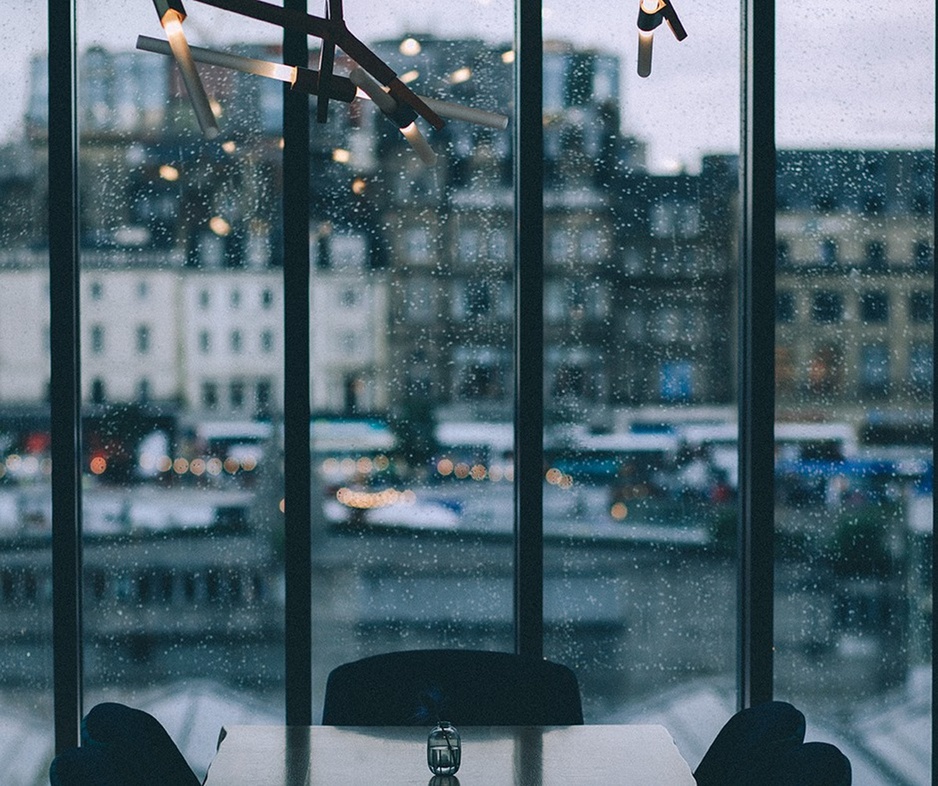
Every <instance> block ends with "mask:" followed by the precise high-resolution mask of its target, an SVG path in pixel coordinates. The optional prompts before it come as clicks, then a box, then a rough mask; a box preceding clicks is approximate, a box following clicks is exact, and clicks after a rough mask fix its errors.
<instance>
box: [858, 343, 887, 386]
mask: <svg viewBox="0 0 938 786" xmlns="http://www.w3.org/2000/svg"><path fill="white" fill-rule="evenodd" d="M889 373H890V372H889V347H887V346H883V345H882V344H869V345H865V346H862V347H860V387H861V390H862V391H863V392H865V393H868V394H870V395H876V396H878V395H883V394H885V393H886V392H887V388H888V386H889Z"/></svg>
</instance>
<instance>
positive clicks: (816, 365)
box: [808, 344, 844, 395]
mask: <svg viewBox="0 0 938 786" xmlns="http://www.w3.org/2000/svg"><path fill="white" fill-rule="evenodd" d="M843 372H844V362H843V350H842V349H841V348H840V347H839V346H836V345H831V344H827V345H822V346H820V347H818V348H817V349H815V350H814V353H813V354H812V356H811V360H810V363H809V365H808V390H809V391H810V392H811V393H814V394H817V395H828V394H831V393H836V392H837V391H839V390H840V388H841V387H842V385H843Z"/></svg>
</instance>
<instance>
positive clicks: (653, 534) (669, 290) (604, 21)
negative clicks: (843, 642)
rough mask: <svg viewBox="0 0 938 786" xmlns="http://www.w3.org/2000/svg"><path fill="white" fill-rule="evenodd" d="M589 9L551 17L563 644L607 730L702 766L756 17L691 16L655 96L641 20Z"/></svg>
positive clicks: (722, 534) (549, 612) (551, 598)
mask: <svg viewBox="0 0 938 786" xmlns="http://www.w3.org/2000/svg"><path fill="white" fill-rule="evenodd" d="M678 6H680V4H678ZM575 10H576V9H574V8H573V7H572V6H571V7H570V8H569V9H568V10H564V11H561V10H560V9H559V8H557V7H556V6H551V9H550V11H549V12H548V11H547V10H545V36H546V37H547V39H548V41H551V43H549V44H548V46H547V51H546V52H545V65H544V69H545V88H544V89H545V119H544V131H545V166H546V183H545V204H546V205H547V214H546V224H547V228H546V232H547V237H546V262H545V271H546V272H545V313H546V315H547V316H546V319H547V323H548V324H547V325H546V334H545V341H546V346H545V369H544V372H545V387H544V401H545V415H546V432H545V437H544V439H545V450H546V453H547V471H546V476H545V482H544V506H545V516H544V526H545V549H546V554H545V563H546V566H545V576H544V592H545V614H546V631H547V634H546V635H547V639H546V642H545V644H546V650H547V653H548V656H549V657H552V658H553V659H556V660H559V661H561V662H564V663H566V664H567V665H569V666H571V667H572V668H574V669H575V670H576V671H577V674H578V675H579V677H580V680H581V685H582V689H583V694H584V703H585V711H586V717H587V720H588V722H622V721H636V722H647V720H648V719H649V718H654V719H656V720H659V721H661V722H662V723H664V724H665V725H666V726H667V727H668V728H669V729H670V730H671V731H672V733H674V734H675V737H676V741H677V743H678V746H679V747H680V749H681V752H682V753H683V754H684V756H685V757H686V758H687V759H688V761H691V762H694V763H696V761H698V760H699V758H700V756H701V755H702V754H703V749H702V748H701V745H703V746H705V745H706V743H707V742H708V741H709V740H707V739H706V737H707V734H708V733H709V732H710V728H709V727H708V728H707V730H706V731H704V732H703V734H702V735H701V737H700V738H699V739H697V738H694V737H692V736H690V735H686V734H684V735H682V733H681V730H680V726H681V724H680V723H679V722H678V721H677V718H678V717H679V716H680V714H681V713H683V712H685V711H687V707H688V706H690V705H691V704H695V703H696V702H699V701H704V702H706V704H707V706H708V707H709V709H710V717H708V718H707V720H706V721H705V723H708V724H710V725H711V726H712V727H713V732H714V733H715V732H716V729H718V728H719V726H720V725H721V724H722V723H723V722H724V721H725V720H726V718H727V717H729V715H730V714H731V713H732V711H733V706H734V702H735V697H734V688H733V674H734V669H735V655H734V642H735V620H736V613H735V589H734V588H735V580H736V578H735V557H734V548H733V544H734V538H735V535H734V533H735V516H736V502H735V499H736V483H737V471H736V469H737V468H736V453H735V434H736V427H735V406H734V395H735V393H734V387H733V375H734V371H733V370H734V368H735V360H734V350H733V344H734V342H733V338H732V336H733V332H732V331H733V323H734V319H735V315H734V312H733V302H734V299H733V287H734V284H735V274H736V262H735V253H734V243H735V240H734V233H735V227H736V218H735V214H734V211H735V207H734V204H735V203H734V199H735V190H736V180H737V178H736V158H735V153H736V150H737V146H738V120H737V118H738V76H737V73H738V59H737V56H736V49H735V47H726V46H722V45H721V44H720V42H721V41H724V42H725V41H735V40H737V32H738V21H739V17H738V9H734V8H732V7H731V6H730V7H720V6H712V7H710V8H708V10H707V12H706V14H704V13H701V12H695V10H694V8H693V6H692V5H691V6H680V7H678V9H677V10H678V13H679V14H681V20H682V22H683V23H684V25H685V27H686V28H687V31H688V37H687V39H686V40H685V41H683V42H680V43H679V42H678V41H676V40H675V39H674V37H673V36H672V35H671V33H670V32H669V30H668V28H667V26H662V27H661V28H659V30H658V32H657V34H656V36H655V44H654V46H655V54H654V58H655V59H654V63H653V66H652V74H651V76H650V77H649V78H647V79H642V78H639V77H638V75H637V69H636V65H637V43H638V31H637V29H636V27H635V17H634V9H630V8H626V7H621V6H618V5H615V4H604V3H601V4H600V5H599V6H591V7H590V9H589V16H588V18H587V19H586V20H584V19H582V18H581V17H576V16H574V15H573V14H574V12H575ZM571 31H576V32H575V33H572V32H571ZM623 31H625V33H626V34H625V35H623ZM689 71H693V73H694V74H695V79H697V80H698V82H697V83H696V87H695V89H694V90H693V91H688V90H687V89H686V79H687V74H688V73H689Z"/></svg>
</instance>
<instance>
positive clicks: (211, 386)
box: [201, 382, 218, 409]
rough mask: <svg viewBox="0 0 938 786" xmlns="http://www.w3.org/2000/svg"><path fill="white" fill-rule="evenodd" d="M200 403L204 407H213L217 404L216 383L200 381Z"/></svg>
mask: <svg viewBox="0 0 938 786" xmlns="http://www.w3.org/2000/svg"><path fill="white" fill-rule="evenodd" d="M201 403H202V406H203V407H204V408H205V409H214V408H215V407H216V406H217V405H218V385H217V384H216V383H214V382H203V383H202V396H201Z"/></svg>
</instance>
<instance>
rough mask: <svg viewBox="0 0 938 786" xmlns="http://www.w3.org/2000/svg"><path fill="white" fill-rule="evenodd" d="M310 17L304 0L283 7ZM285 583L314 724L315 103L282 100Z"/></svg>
mask: <svg viewBox="0 0 938 786" xmlns="http://www.w3.org/2000/svg"><path fill="white" fill-rule="evenodd" d="M284 7H285V8H287V9H289V10H292V11H299V12H302V13H306V0H284ZM283 56H284V62H285V63H287V64H288V65H301V66H304V67H306V66H307V65H308V57H309V55H308V50H307V39H306V33H305V32H302V31H299V32H297V31H292V30H289V29H286V28H285V29H284V33H283ZM283 140H284V141H283V237H284V241H283V244H284V245H283V292H284V298H283V299H284V306H283V316H284V342H283V343H284V356H283V362H284V392H283V413H284V414H283V420H284V437H283V443H284V447H283V451H284V468H283V474H284V537H285V542H286V548H285V549H284V583H285V596H286V599H285V616H286V618H285V629H284V636H285V642H284V644H285V650H286V660H285V674H286V680H285V682H286V685H285V688H286V722H287V724H289V725H300V726H305V725H309V724H311V723H312V564H311V534H310V533H311V529H312V528H311V522H310V515H311V511H312V494H311V480H312V478H311V472H312V470H311V466H310V457H309V421H310V381H309V380H310V357H309V355H310V352H309V344H310V341H309V324H310V317H309V305H310V299H309V283H310V271H309V206H310V202H309V172H310V164H309V101H308V99H307V97H306V94H305V93H303V92H302V91H299V90H291V89H290V86H289V85H285V86H284V93H283Z"/></svg>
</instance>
